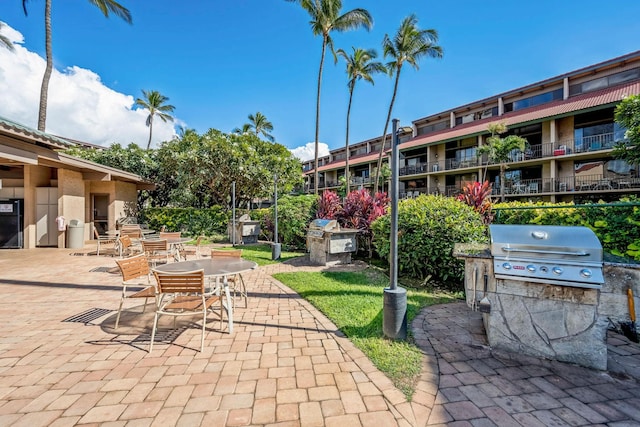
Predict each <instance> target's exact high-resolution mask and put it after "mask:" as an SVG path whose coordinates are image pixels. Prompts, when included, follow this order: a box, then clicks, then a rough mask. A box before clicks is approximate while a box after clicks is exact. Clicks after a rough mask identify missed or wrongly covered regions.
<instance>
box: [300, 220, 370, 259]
mask: <svg viewBox="0 0 640 427" xmlns="http://www.w3.org/2000/svg"><path fill="white" fill-rule="evenodd" d="M357 233H358V230H354V229H350V228H341V227H340V225H339V224H338V222H337V221H335V220H332V219H316V220H314V221H312V222H311V224H309V230H308V231H307V248H308V249H309V260H310V261H311V263H312V264H315V265H326V264H327V263H331V262H340V263H344V264H349V263H351V253H352V252H356V249H357V247H356V234H357Z"/></svg>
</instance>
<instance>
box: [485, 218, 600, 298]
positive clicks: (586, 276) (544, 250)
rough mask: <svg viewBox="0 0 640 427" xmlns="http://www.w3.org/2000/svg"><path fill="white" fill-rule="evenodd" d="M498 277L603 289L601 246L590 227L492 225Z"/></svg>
mask: <svg viewBox="0 0 640 427" xmlns="http://www.w3.org/2000/svg"><path fill="white" fill-rule="evenodd" d="M489 232H490V234H491V255H492V256H493V267H494V272H495V277H496V278H498V279H511V280H522V281H528V282H537V283H549V284H554V285H561V286H576V287H582V288H600V287H601V286H602V284H603V283H604V276H603V274H602V245H601V244H600V241H599V240H598V238H597V237H596V235H595V234H594V232H593V231H591V230H590V229H589V228H587V227H571V226H552V225H547V226H543V225H490V226H489Z"/></svg>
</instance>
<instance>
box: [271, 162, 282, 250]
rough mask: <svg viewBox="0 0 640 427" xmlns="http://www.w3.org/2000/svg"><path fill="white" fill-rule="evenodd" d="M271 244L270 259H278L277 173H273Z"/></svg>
mask: <svg viewBox="0 0 640 427" xmlns="http://www.w3.org/2000/svg"><path fill="white" fill-rule="evenodd" d="M273 201H274V204H273V217H274V229H273V246H272V247H271V259H272V260H276V259H280V249H281V245H280V243H278V174H273Z"/></svg>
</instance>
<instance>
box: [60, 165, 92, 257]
mask: <svg viewBox="0 0 640 427" xmlns="http://www.w3.org/2000/svg"><path fill="white" fill-rule="evenodd" d="M58 197H59V199H58V213H59V215H62V216H63V217H65V218H66V220H67V224H68V223H69V221H71V220H72V219H78V220H80V221H82V222H83V223H86V220H87V218H86V215H85V196H84V179H83V177H82V173H80V172H75V171H71V170H68V169H58ZM86 238H87V235H86V230H85V240H86ZM64 243H65V242H64V236H63V235H62V234H61V235H60V237H59V239H58V247H59V248H63V247H64Z"/></svg>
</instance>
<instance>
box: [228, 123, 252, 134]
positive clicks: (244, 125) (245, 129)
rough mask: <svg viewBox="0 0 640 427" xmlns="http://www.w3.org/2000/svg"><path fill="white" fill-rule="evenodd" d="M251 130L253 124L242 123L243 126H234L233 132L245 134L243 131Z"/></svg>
mask: <svg viewBox="0 0 640 427" xmlns="http://www.w3.org/2000/svg"><path fill="white" fill-rule="evenodd" d="M250 131H251V125H250V124H249V123H245V124H243V125H242V127H241V128H234V129H233V130H232V131H231V132H232V133H239V134H243V133H248V132H250Z"/></svg>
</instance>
